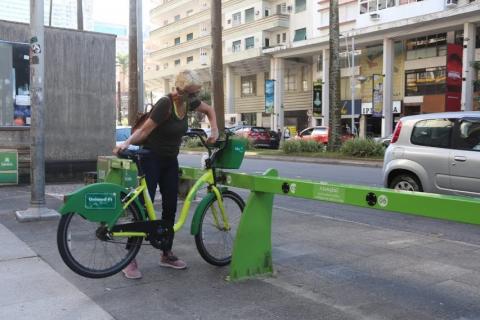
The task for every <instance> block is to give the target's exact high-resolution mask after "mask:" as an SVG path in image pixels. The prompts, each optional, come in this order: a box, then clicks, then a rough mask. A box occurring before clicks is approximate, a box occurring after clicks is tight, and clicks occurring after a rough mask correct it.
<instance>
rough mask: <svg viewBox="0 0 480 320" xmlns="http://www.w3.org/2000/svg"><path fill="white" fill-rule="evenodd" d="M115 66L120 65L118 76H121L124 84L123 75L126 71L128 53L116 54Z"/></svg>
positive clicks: (124, 75) (125, 74) (123, 84)
mask: <svg viewBox="0 0 480 320" xmlns="http://www.w3.org/2000/svg"><path fill="white" fill-rule="evenodd" d="M116 62H117V66H119V67H120V76H121V77H122V80H121V81H122V86H125V77H126V76H127V72H128V54H118V55H117V61H116Z"/></svg>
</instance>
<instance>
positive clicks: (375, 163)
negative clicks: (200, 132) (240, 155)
mask: <svg viewBox="0 0 480 320" xmlns="http://www.w3.org/2000/svg"><path fill="white" fill-rule="evenodd" d="M180 154H191V155H200V154H203V152H202V151H180ZM245 158H247V159H259V160H277V161H294V162H303V163H321V164H339V165H344V166H362V167H370V168H382V167H383V161H381V160H348V159H329V158H309V157H292V156H270V155H258V154H255V153H254V152H248V151H247V152H246V153H245Z"/></svg>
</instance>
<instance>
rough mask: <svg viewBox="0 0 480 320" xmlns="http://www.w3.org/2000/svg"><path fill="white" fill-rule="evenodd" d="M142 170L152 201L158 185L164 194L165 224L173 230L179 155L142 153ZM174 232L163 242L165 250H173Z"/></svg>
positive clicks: (163, 214)
mask: <svg viewBox="0 0 480 320" xmlns="http://www.w3.org/2000/svg"><path fill="white" fill-rule="evenodd" d="M140 163H141V166H142V170H143V172H144V173H145V180H146V182H147V188H148V193H149V195H150V198H151V199H152V202H153V201H154V200H155V192H156V190H157V185H158V186H159V188H160V194H161V195H162V220H163V222H164V223H165V226H166V227H168V228H171V230H173V225H174V223H175V212H176V211H177V194H178V181H179V174H178V170H179V167H178V159H177V157H160V156H158V155H156V154H155V153H153V152H150V153H149V154H147V155H142V157H141V160H140ZM173 237H174V233H173V232H171V234H170V235H169V236H168V238H167V239H166V241H163V242H162V250H163V252H164V253H165V252H168V251H171V250H172V245H173Z"/></svg>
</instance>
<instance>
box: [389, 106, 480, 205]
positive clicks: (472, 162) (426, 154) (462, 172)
mask: <svg viewBox="0 0 480 320" xmlns="http://www.w3.org/2000/svg"><path fill="white" fill-rule="evenodd" d="M383 183H384V186H385V187H388V188H393V189H401V190H411V191H424V192H432V193H442V194H453V195H464V196H474V197H480V112H446V113H430V114H422V115H416V116H409V117H403V118H401V119H400V121H399V123H398V124H397V126H396V128H395V131H394V133H393V136H392V140H391V142H390V145H389V146H388V148H387V150H386V152H385V158H384V163H383Z"/></svg>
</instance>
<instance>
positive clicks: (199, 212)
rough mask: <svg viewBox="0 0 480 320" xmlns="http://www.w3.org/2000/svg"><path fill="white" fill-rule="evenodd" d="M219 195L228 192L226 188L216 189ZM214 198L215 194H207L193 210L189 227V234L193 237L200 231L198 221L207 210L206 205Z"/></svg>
mask: <svg viewBox="0 0 480 320" xmlns="http://www.w3.org/2000/svg"><path fill="white" fill-rule="evenodd" d="M218 190H219V191H220V193H223V192H224V191H226V190H228V189H227V188H226V187H222V188H218ZM214 198H215V193H213V192H209V193H207V195H206V196H205V197H204V198H203V199H202V201H200V203H199V204H198V206H197V208H196V209H195V213H194V215H193V218H192V225H191V226H190V234H191V235H193V236H195V235H197V234H198V232H199V231H200V222H201V221H200V219H201V217H202V213H203V211H205V209H206V208H207V206H208V204H209V203H210V201H212V199H214Z"/></svg>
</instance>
